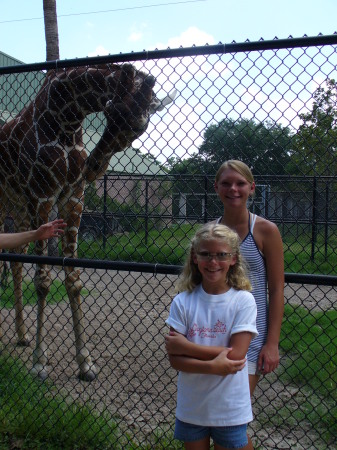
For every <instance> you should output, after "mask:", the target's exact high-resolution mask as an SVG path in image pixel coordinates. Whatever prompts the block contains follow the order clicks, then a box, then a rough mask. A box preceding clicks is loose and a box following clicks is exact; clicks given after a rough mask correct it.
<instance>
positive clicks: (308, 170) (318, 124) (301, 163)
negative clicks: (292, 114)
mask: <svg viewBox="0 0 337 450" xmlns="http://www.w3.org/2000/svg"><path fill="white" fill-rule="evenodd" d="M313 99H314V101H313V106H312V110H311V112H308V113H307V114H301V115H300V118H301V119H302V121H303V124H302V125H301V126H300V127H299V129H298V132H297V134H296V136H295V139H294V144H295V145H294V153H293V156H292V161H293V165H294V168H293V171H295V170H296V171H297V173H298V171H301V173H302V174H305V175H332V176H335V175H336V173H337V152H336V149H337V83H336V81H335V80H333V79H328V80H327V81H326V85H325V86H324V87H319V88H318V89H317V90H316V91H315V93H314V94H313Z"/></svg>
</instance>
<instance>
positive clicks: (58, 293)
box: [0, 280, 67, 308]
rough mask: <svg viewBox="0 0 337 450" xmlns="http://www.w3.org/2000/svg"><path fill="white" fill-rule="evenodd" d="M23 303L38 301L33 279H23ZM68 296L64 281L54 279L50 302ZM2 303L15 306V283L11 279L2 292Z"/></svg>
mask: <svg viewBox="0 0 337 450" xmlns="http://www.w3.org/2000/svg"><path fill="white" fill-rule="evenodd" d="M22 295H23V299H22V301H23V305H35V304H36V302H37V294H36V290H35V286H34V283H33V282H32V281H27V280H23V282H22ZM65 298H67V292H66V288H65V286H64V284H63V283H61V282H60V281H58V280H54V281H53V283H52V284H51V287H50V292H49V295H48V297H47V302H48V303H58V302H60V301H62V300H64V299H65ZM0 305H1V306H2V307H5V308H13V307H14V285H13V280H10V282H9V284H8V286H7V287H6V288H4V289H3V290H2V292H1V299H0Z"/></svg>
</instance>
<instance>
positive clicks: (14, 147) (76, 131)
mask: <svg viewBox="0 0 337 450" xmlns="http://www.w3.org/2000/svg"><path fill="white" fill-rule="evenodd" d="M154 85H155V79H154V77H153V76H151V75H149V74H145V73H144V72H141V71H137V70H136V69H135V67H134V66H133V65H131V64H121V65H118V64H100V65H95V66H86V67H77V68H65V69H61V70H52V71H49V72H48V73H47V75H46V79H45V81H44V83H43V85H42V87H41V89H40V91H39V92H38V93H37V95H36V97H35V98H34V99H33V100H32V101H31V103H29V104H28V106H26V107H24V108H23V110H22V111H21V112H19V114H18V115H17V116H16V117H15V118H14V119H12V120H11V121H9V122H7V123H5V124H4V125H3V126H2V127H1V128H0V202H1V210H0V214H1V217H0V218H1V219H2V221H3V219H4V216H5V214H6V213H8V212H9V211H10V213H11V215H12V217H13V218H14V221H15V224H16V231H23V230H27V229H29V228H30V227H34V228H37V227H38V226H40V225H41V224H42V223H45V222H47V221H48V216H49V213H50V211H51V210H52V208H53V207H54V205H56V206H57V208H58V211H59V216H60V218H62V219H64V220H65V221H66V222H67V228H66V231H65V234H64V236H63V237H62V252H63V256H64V257H67V258H74V257H75V258H76V257H77V238H78V229H79V225H80V220H81V214H82V210H83V199H84V189H85V185H86V183H88V182H92V181H94V180H96V179H97V178H99V177H100V176H102V175H103V174H104V173H105V170H106V169H107V166H108V164H109V161H110V158H111V156H112V155H113V154H115V153H116V152H119V151H123V150H124V149H125V148H126V147H127V146H129V145H131V142H132V141H133V140H134V139H136V138H137V137H139V136H140V135H141V134H142V133H143V132H144V131H145V130H146V128H147V125H148V123H149V119H150V115H152V114H153V113H154V112H156V111H159V110H162V109H164V107H165V106H166V105H167V104H169V103H170V102H171V101H172V100H173V98H174V96H175V94H171V96H168V97H166V98H165V99H164V100H163V101H160V100H158V99H157V97H156V96H155V94H154V92H153V87H154ZM98 111H103V113H104V115H105V118H106V127H105V130H104V132H103V134H102V137H101V139H100V140H99V142H98V144H97V146H96V147H95V148H94V149H93V151H92V152H91V153H90V155H87V153H86V151H85V148H84V146H83V142H82V133H83V131H82V122H83V120H84V118H85V117H86V116H87V115H88V114H90V113H93V112H98ZM35 248H36V254H38V255H46V251H47V243H46V242H45V241H38V242H36V246H35ZM26 251H27V246H26V247H25V248H20V249H16V252H18V253H19V252H26ZM64 270H65V287H66V290H67V294H68V298H69V303H70V307H71V311H72V318H73V329H74V334H75V347H76V361H77V364H78V366H79V375H78V376H79V378H80V379H81V380H85V381H92V380H94V379H95V378H96V374H97V369H96V367H95V365H94V363H93V361H92V358H91V356H90V353H89V350H88V348H87V342H86V335H85V329H84V323H83V322H84V316H83V311H82V308H81V297H80V293H81V289H82V282H81V280H80V272H79V270H78V269H75V268H72V267H65V268H64ZM12 274H13V283H14V293H15V314H16V318H15V328H16V333H17V335H18V341H17V343H18V344H19V345H29V341H28V337H27V333H26V328H25V324H24V318H23V306H22V264H21V263H13V264H12ZM34 285H35V288H36V292H37V331H36V344H35V349H34V351H33V366H32V369H31V371H32V373H33V374H34V375H36V376H38V377H40V378H41V379H45V378H46V377H47V376H48V372H47V362H48V355H47V345H46V342H45V341H46V327H45V305H46V296H47V294H48V292H49V290H50V285H51V277H50V268H49V267H48V266H46V265H45V264H40V265H37V267H36V271H35V276H34Z"/></svg>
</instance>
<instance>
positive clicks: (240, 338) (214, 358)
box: [165, 329, 252, 376]
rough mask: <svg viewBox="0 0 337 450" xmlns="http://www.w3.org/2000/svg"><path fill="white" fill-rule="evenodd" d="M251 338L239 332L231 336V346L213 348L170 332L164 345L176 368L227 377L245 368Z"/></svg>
mask: <svg viewBox="0 0 337 450" xmlns="http://www.w3.org/2000/svg"><path fill="white" fill-rule="evenodd" d="M251 337H252V335H251V333H248V332H244V333H237V334H234V335H233V336H232V338H231V341H230V347H228V348H227V347H217V346H215V347H213V346H206V345H200V344H195V343H193V342H190V341H189V340H188V339H187V338H186V337H185V336H183V335H182V334H180V333H177V332H176V331H174V330H173V329H171V331H170V334H169V335H168V336H166V337H165V345H166V350H167V353H168V356H169V360H170V364H171V366H172V367H173V368H174V369H176V370H181V371H183V372H189V373H200V374H211V375H221V376H225V375H229V374H234V373H236V372H238V371H239V370H242V369H243V368H244V366H245V364H246V357H245V356H246V353H247V350H248V347H249V343H250V341H251Z"/></svg>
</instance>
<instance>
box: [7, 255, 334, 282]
mask: <svg viewBox="0 0 337 450" xmlns="http://www.w3.org/2000/svg"><path fill="white" fill-rule="evenodd" d="M0 261H9V262H21V263H31V264H48V265H51V266H61V267H80V268H87V269H88V268H89V269H103V270H120V271H126V272H144V273H152V274H153V275H157V274H162V275H179V274H180V273H181V270H182V266H178V265H169V264H149V263H137V262H125V261H110V260H101V259H80V258H61V257H50V256H37V255H22V254H17V253H0ZM285 282H286V283H297V284H311V285H324V286H337V276H331V275H314V274H301V273H286V274H285Z"/></svg>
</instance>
